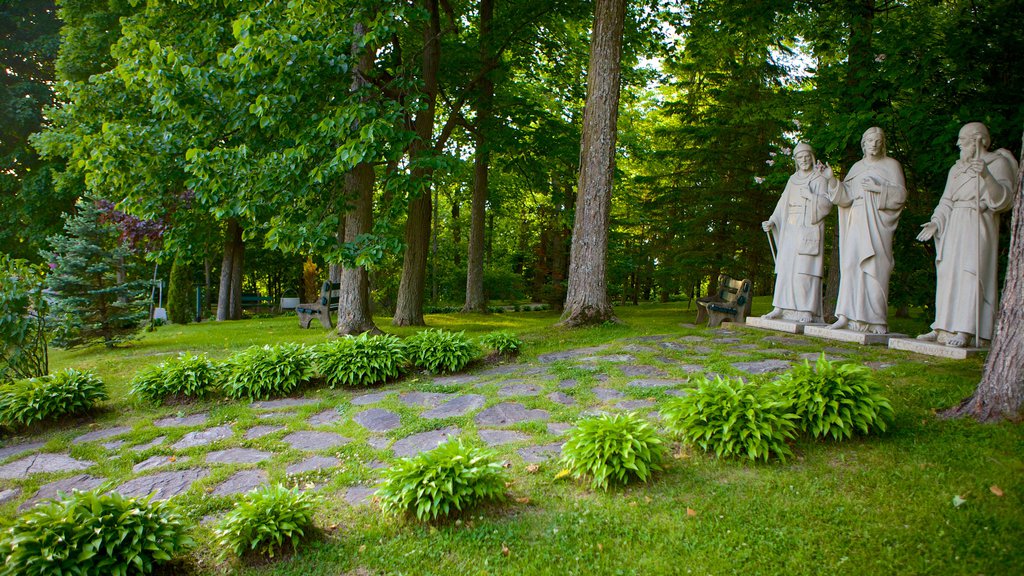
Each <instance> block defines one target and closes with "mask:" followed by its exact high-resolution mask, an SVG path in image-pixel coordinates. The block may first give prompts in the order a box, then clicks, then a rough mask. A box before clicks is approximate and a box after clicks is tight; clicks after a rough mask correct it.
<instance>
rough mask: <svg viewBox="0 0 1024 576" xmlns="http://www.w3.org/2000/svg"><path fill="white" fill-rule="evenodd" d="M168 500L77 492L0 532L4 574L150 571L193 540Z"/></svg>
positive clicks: (89, 575) (115, 575) (84, 575)
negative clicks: (160, 500) (155, 500)
mask: <svg viewBox="0 0 1024 576" xmlns="http://www.w3.org/2000/svg"><path fill="white" fill-rule="evenodd" d="M187 530H188V528H187V526H186V524H185V522H184V520H183V518H182V517H181V516H180V515H179V514H178V512H177V511H176V510H175V509H174V507H173V506H172V505H171V504H170V503H169V502H154V501H151V500H150V499H149V498H123V497H122V496H121V495H119V494H117V493H111V494H97V493H96V492H78V491H75V492H73V493H72V494H71V496H68V497H66V498H64V499H63V500H60V501H54V502H49V503H46V504H42V505H39V506H37V507H35V508H33V509H32V510H31V511H29V512H26V513H25V514H23V515H21V516H20V517H18V519H17V520H15V521H14V524H13V525H12V526H11V527H10V528H8V529H7V530H4V531H3V533H2V534H0V557H2V558H3V559H4V563H3V567H2V568H0V576H33V575H40V576H42V575H51V574H65V575H76V576H93V575H98V574H104V575H107V574H109V575H112V576H126V575H128V574H149V573H151V572H153V569H154V567H156V566H157V565H159V564H161V563H163V562H166V561H168V560H171V558H172V557H173V556H174V555H175V554H179V553H181V552H184V551H185V550H187V549H188V548H189V547H191V546H193V545H194V542H193V541H192V539H191V538H190V537H189V536H188V534H187Z"/></svg>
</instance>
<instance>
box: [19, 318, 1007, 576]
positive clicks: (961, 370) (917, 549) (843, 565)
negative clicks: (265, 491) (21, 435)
mask: <svg viewBox="0 0 1024 576" xmlns="http://www.w3.org/2000/svg"><path fill="white" fill-rule="evenodd" d="M760 300H764V299H760ZM767 306H768V304H767V302H760V301H759V302H758V306H757V307H756V308H755V313H762V312H764V311H766V309H767ZM617 314H618V316H619V318H620V319H622V320H623V322H624V324H621V325H606V326H602V327H597V328H590V329H583V330H574V331H563V330H558V329H554V328H553V327H552V326H553V324H554V323H555V322H556V321H557V315H556V314H554V313H552V312H527V313H506V314H491V315H458V314H450V315H431V316H428V317H427V323H428V324H429V325H430V326H431V327H440V328H446V329H452V330H466V332H467V333H468V334H470V335H474V336H475V335H481V334H484V333H487V332H490V331H494V330H512V331H514V332H516V333H517V334H519V335H520V337H521V338H523V340H524V341H525V342H526V348H525V350H524V352H523V354H522V355H521V357H520V359H519V361H520V362H523V363H534V362H536V357H537V356H538V355H539V354H543V353H545V352H551V351H556V350H564V349H569V348H578V347H581V346H590V345H595V344H603V343H610V344H611V346H610V348H611V350H613V351H614V350H617V349H618V348H617V347H621V346H622V344H623V343H624V341H625V342H628V340H625V339H628V338H631V337H635V336H643V335H654V334H672V335H683V334H700V333H701V332H702V331H703V330H704V329H703V328H700V327H698V328H692V327H687V326H682V325H681V324H682V323H685V322H692V321H693V318H694V316H695V312H694V311H693V310H689V311H687V310H685V304H678V303H673V304H651V305H641V306H627V307H621V308H618V309H617ZM377 323H378V325H379V326H380V327H381V328H383V329H385V330H387V331H389V332H394V333H396V334H398V335H400V336H407V335H409V334H411V333H413V332H414V331H415V330H414V329H393V328H391V327H390V324H389V319H388V318H377ZM893 329H894V330H896V331H902V332H906V333H909V334H917V333H918V332H920V331H922V330H925V329H926V322H925V321H923V320H922V319H921V318H910V319H894V321H893ZM735 332H736V334H737V335H738V336H739V337H741V338H742V340H743V342H744V343H756V342H759V341H761V340H762V339H763V338H764V337H765V336H769V335H770V334H768V333H765V332H760V331H755V330H754V329H748V328H742V329H738V330H735ZM327 337H329V335H328V334H327V333H325V332H323V331H321V330H319V329H315V330H300V329H299V328H298V327H297V321H296V320H295V318H294V317H293V316H283V317H279V318H270V319H256V320H246V321H240V322H229V323H219V324H217V323H205V324H201V325H186V326H166V327H161V328H160V329H158V330H157V331H156V332H155V333H149V334H146V335H145V336H144V338H143V339H142V340H140V341H138V342H136V343H134V344H133V345H131V346H129V347H126V348H123V349H116V350H103V349H99V348H93V349H88V350H82V351H72V352H67V351H54V352H53V354H52V366H51V369H52V370H56V369H59V368H63V367H68V366H73V367H76V368H80V369H92V370H95V371H96V372H97V373H98V374H99V375H100V376H101V377H102V378H103V379H104V380H105V381H106V382H107V384H108V386H109V388H110V391H111V399H110V400H109V401H108V402H106V403H104V405H103V409H102V410H101V411H100V412H99V413H98V414H96V415H95V416H94V417H92V418H89V419H86V421H85V424H88V423H91V424H92V425H93V426H97V427H109V426H113V425H116V424H122V423H125V422H129V423H131V422H134V423H136V425H135V427H134V428H133V431H132V433H131V435H130V436H128V439H129V441H130V442H132V443H135V442H139V443H141V442H144V441H148V440H150V439H152V438H153V437H155V436H157V435H158V432H157V431H156V430H155V429H150V428H149V427H147V426H146V425H145V422H147V421H149V420H151V419H155V418H157V417H161V416H166V415H168V414H173V413H175V412H179V411H184V412H189V413H191V412H195V411H198V410H208V411H209V412H210V414H211V422H214V423H230V424H233V425H237V426H239V427H244V426H246V425H251V424H254V423H257V422H259V420H258V419H257V417H256V416H255V415H254V414H253V412H252V410H250V408H249V406H248V403H246V402H234V401H227V400H223V399H214V400H209V401H205V402H203V403H200V404H198V405H196V406H187V407H181V406H178V407H152V406H146V405H141V404H139V403H137V402H135V401H134V400H133V399H131V398H129V397H128V395H127V392H128V389H129V387H130V381H131V378H132V377H133V376H134V374H135V373H136V372H137V371H138V370H140V369H141V368H143V367H144V366H147V365H150V364H153V363H157V362H160V361H162V360H165V359H167V358H169V357H171V356H172V355H174V354H177V353H178V352H181V351H186V350H187V351H193V352H207V353H209V354H210V355H211V356H212V357H214V358H225V357H227V356H228V355H230V354H231V353H233V352H235V351H238V350H240V349H242V348H244V347H246V346H249V345H253V344H264V343H274V342H282V341H295V342H303V343H307V344H314V343H317V342H321V341H323V339H325V338H327ZM709 342H711V345H713V346H714V348H715V350H714V352H712V353H711V354H710V355H709V356H708V359H707V361H706V362H705V364H706V365H707V366H708V368H709V369H714V370H722V371H727V370H728V369H729V365H730V363H731V362H733V361H736V358H732V357H729V356H726V355H725V354H724V353H725V352H726V351H727V349H728V348H729V347H730V344H718V343H715V342H714V340H710V341H709ZM825 347H832V348H835V347H841V348H843V349H844V350H845V355H846V356H847V357H848V358H849V359H850V360H852V361H857V362H872V363H881V364H882V367H881V368H880V369H878V370H876V371H875V372H874V375H875V378H876V379H877V380H878V381H879V382H880V383H881V384H882V386H883V388H884V390H885V394H886V395H887V396H888V397H889V398H890V400H891V401H892V404H893V408H894V409H895V411H896V421H895V423H894V424H893V425H892V426H891V427H890V429H889V431H888V432H887V433H886V434H884V435H881V436H873V437H866V438H855V439H853V440H849V441H846V442H840V443H837V442H830V441H810V440H803V439H802V440H800V441H798V442H797V443H796V444H795V445H794V446H793V448H794V452H795V457H794V458H792V459H790V460H788V461H787V462H786V463H784V464H783V463H778V462H771V463H768V464H763V463H753V462H749V461H746V460H717V459H715V458H714V457H713V456H709V455H706V454H704V453H702V452H700V451H699V450H695V449H693V448H690V447H686V446H680V445H678V444H672V446H671V454H672V455H671V457H669V458H668V459H667V460H666V462H665V463H664V464H665V470H664V471H663V472H661V473H659V474H657V475H656V476H655V478H654V481H653V482H651V483H650V484H647V485H641V486H631V487H629V488H625V489H622V488H613V489H611V490H609V491H608V492H593V491H590V490H589V489H587V488H586V487H585V486H584V485H583V484H577V483H575V482H572V481H567V480H556V479H555V475H556V474H557V473H558V471H559V470H560V468H559V466H558V465H557V462H555V461H553V460H552V461H548V462H545V463H542V464H540V465H539V466H538V467H536V468H534V467H528V466H527V465H526V464H525V463H523V462H522V461H521V460H520V459H518V457H516V456H515V449H514V447H513V448H506V447H498V448H497V449H496V450H497V451H498V452H499V454H500V455H501V456H502V457H503V458H507V459H508V460H509V462H510V469H509V472H510V475H511V477H512V479H513V480H512V482H511V484H510V486H509V490H508V491H509V495H510V496H511V498H510V500H509V501H508V502H507V503H506V504H502V505H493V506H488V507H485V508H482V509H477V510H474V511H471V512H469V513H468V514H466V515H463V516H461V517H460V518H459V519H458V520H457V521H450V522H444V523H439V524H435V525H422V524H419V523H417V522H415V521H412V520H407V519H403V518H393V517H386V516H383V515H382V514H381V513H380V511H379V510H378V509H377V508H376V507H375V506H370V507H366V506H363V507H351V506H349V505H348V504H347V503H346V502H344V501H343V499H342V498H341V497H340V496H339V492H338V491H339V490H340V489H341V488H342V487H344V486H350V485H353V484H357V483H360V482H363V483H369V482H371V481H372V474H371V473H372V471H371V470H369V469H368V468H367V466H366V464H367V462H369V461H370V460H372V459H374V458H377V457H379V454H377V453H375V452H373V451H372V450H370V449H368V448H367V447H365V446H364V445H361V444H360V445H355V444H357V443H354V445H352V446H351V447H350V446H346V447H342V449H340V450H338V452H337V456H338V457H339V458H341V459H342V460H343V461H344V463H345V464H344V465H343V466H341V467H340V468H339V469H337V470H332V471H331V473H329V474H325V473H311V474H309V475H306V476H301V477H299V478H298V479H297V480H295V479H291V480H288V479H286V477H285V476H284V474H283V472H282V471H281V470H279V469H278V468H279V466H278V463H279V460H277V459H275V460H271V461H270V462H269V463H266V465H265V466H264V468H265V469H267V470H268V472H269V474H270V478H271V480H272V481H276V480H280V481H291V482H295V481H298V482H299V483H300V484H309V485H317V486H322V488H321V489H320V491H321V493H323V494H324V495H325V497H326V498H325V505H324V506H323V507H322V508H321V509H320V510H319V512H318V514H317V518H316V521H317V525H318V527H319V528H320V532H319V534H318V535H317V536H316V537H315V538H314V539H313V540H312V541H310V542H307V543H304V544H302V545H301V546H300V547H299V549H298V551H297V552H296V553H295V554H290V555H287V556H286V557H284V558H282V559H280V560H277V561H275V562H273V563H268V564H264V565H261V566H240V565H230V566H229V565H225V564H219V563H217V562H216V561H215V560H214V558H213V557H214V552H213V551H211V550H210V549H209V547H208V543H209V542H210V541H211V537H210V534H211V533H210V528H209V526H208V525H201V520H202V519H203V518H204V517H205V516H207V515H217V514H220V513H223V511H225V510H227V509H229V508H230V506H231V499H229V498H226V497H211V496H208V495H207V494H205V493H202V492H203V491H202V490H198V491H196V490H193V491H192V492H189V493H186V494H185V495H183V496H181V497H179V498H178V500H177V501H178V502H179V503H180V504H181V505H182V506H183V507H184V509H185V510H186V512H187V514H188V515H189V517H190V518H191V519H193V520H194V521H195V523H196V526H197V527H196V540H197V541H199V542H200V543H201V544H200V547H199V548H198V549H197V550H196V552H195V553H194V554H193V556H192V557H191V558H190V559H189V560H188V562H187V563H186V565H185V566H183V567H180V570H181V571H185V572H186V573H188V572H191V573H196V574H217V573H224V572H233V573H241V574H280V575H285V574H288V575H295V576H299V575H303V576H307V575H325V576H326V575H330V576H337V575H339V574H352V575H368V574H380V573H384V574H457V575H460V576H461V575H466V576H468V575H471V574H514V575H527V574H559V575H561V574H638V575H647V574H733V573H737V574H989V575H997V574H1020V573H1024V545H1022V542H1024V432H1022V430H1021V427H1020V426H1019V425H1018V424H1011V423H1003V424H997V425H981V424H977V423H975V422H973V421H962V420H952V421H950V420H943V419H940V418H938V417H937V416H936V410H941V409H942V408H945V407H949V406H951V405H954V404H955V403H957V402H958V401H959V400H960V399H962V398H964V397H965V396H967V395H969V394H970V393H971V392H972V391H973V389H974V387H975V385H976V384H977V382H978V380H979V378H980V375H981V369H982V361H981V360H979V359H971V360H967V361H960V362H957V361H950V360H941V359H934V358H927V357H923V356H914V355H910V354H907V353H902V352H895V351H889V350H887V349H882V348H878V347H871V348H868V347H863V348H862V347H856V346H850V345H842V344H839V343H834V342H827V343H825V342H822V343H820V344H818V343H815V342H811V343H810V344H808V345H805V346H800V347H797V348H796V349H795V350H793V352H794V353H806V352H816V351H818V350H819V349H820V348H825ZM762 357H768V356H767V355H766V354H764V353H762V352H760V351H759V352H750V356H749V357H748V358H740V359H741V360H742V359H759V358H762ZM684 360H685V359H684ZM649 361H650V356H649V355H645V354H644V353H642V352H641V353H638V354H637V362H644V363H649ZM876 366H877V364H876ZM551 371H552V373H553V374H554V376H555V377H557V378H568V377H578V378H579V379H580V380H581V382H583V383H584V384H590V383H591V382H590V381H589V380H588V379H591V378H593V377H594V375H593V374H592V373H588V372H583V371H580V370H579V369H578V368H576V367H574V366H573V365H571V364H569V363H555V364H554V365H552V368H551ZM609 382H612V383H615V382H617V380H615V378H614V377H613V378H612V379H610V380H609ZM388 388H389V389H396V390H400V389H417V390H425V391H426V390H436V391H454V390H452V389H447V388H438V387H437V386H436V385H433V384H431V382H430V379H429V378H426V377H423V376H409V377H407V378H405V379H404V380H402V381H400V382H398V383H396V384H390V385H388ZM494 389H495V390H496V389H497V387H496V386H495V387H494ZM482 390H483V392H481V393H484V394H491V395H493V393H494V390H491V389H490V388H486V387H485V388H483V389H482ZM363 392H365V391H360V392H359V393H363ZM305 393H306V395H307V396H312V397H316V398H318V399H320V401H321V404H319V405H317V406H316V407H310V408H309V409H303V410H299V411H298V412H297V413H296V414H295V415H293V416H291V417H290V418H291V420H289V419H288V418H289V417H284V419H282V420H280V421H274V423H278V422H280V423H283V424H289V423H290V422H291V423H301V422H300V421H302V420H304V419H305V418H307V417H309V416H310V415H311V414H312V413H315V412H318V411H320V410H323V408H324V407H325V406H326V407H337V409H338V410H339V411H344V410H347V409H349V408H351V407H350V406H349V405H348V399H349V398H350V397H351V396H353V393H352V392H350V391H342V390H329V389H321V390H311V391H306V392H305ZM588 394H589V393H588V392H587V391H586V389H585V388H583V387H581V391H580V392H579V393H578V395H577V399H578V400H580V402H581V404H586V403H587V402H588V401H589V400H592V397H591V396H589V395H588ZM657 394H658V393H650V392H645V393H644V394H638V395H637V396H638V397H641V398H644V397H647V396H652V395H653V396H657ZM531 401H532V399H527V400H524V401H523V403H524V404H526V405H527V407H533V405H531ZM382 406H383V407H385V408H388V409H393V410H395V411H396V412H400V413H401V414H402V415H403V423H407V424H406V425H405V426H404V427H403V428H402V429H401V430H399V431H398V432H396V435H402V434H408V433H411V432H414V431H418V430H419V429H421V428H422V427H423V425H424V424H423V422H418V421H414V419H413V418H411V417H410V418H409V419H406V418H405V416H406V414H405V413H404V412H402V410H408V409H407V408H405V407H403V406H401V405H400V404H398V403H397V402H394V401H388V402H385V403H384V404H382ZM579 414H580V408H575V409H565V410H564V411H563V412H555V413H553V415H552V420H556V419H562V420H563V421H565V420H571V419H572V418H575V417H578V416H579ZM139 423H142V424H139ZM82 424H83V422H76V423H62V424H60V425H56V426H50V427H44V428H38V429H36V430H33V431H32V432H33V433H34V434H35V435H37V436H41V437H43V438H45V439H47V441H48V444H47V449H48V450H54V451H58V450H63V451H68V450H70V451H71V454H72V456H75V457H83V458H89V459H92V460H97V461H100V460H104V455H103V452H102V450H101V449H100V448H98V447H95V446H91V445H76V446H69V442H70V439H71V438H73V437H74V436H75V435H76V434H78V433H80V432H81V425H82ZM443 424H446V425H447V424H452V425H458V426H460V427H462V428H463V429H472V428H473V423H472V421H471V419H470V418H469V417H466V418H462V419H453V420H451V421H450V422H449V421H445V422H444V423H443ZM514 429H517V430H522V431H525V432H529V433H531V434H535V435H536V436H538V437H539V438H542V439H543V438H545V436H544V435H545V434H546V432H545V430H544V428H543V426H539V427H538V426H537V425H536V423H527V424H522V425H517V426H516V427H514ZM336 430H337V431H338V432H340V433H342V434H344V435H346V436H349V437H352V438H355V439H357V440H358V439H360V438H362V437H365V435H366V434H365V433H364V432H363V431H361V430H360V429H359V428H358V427H357V426H356V425H354V424H352V423H351V422H347V423H342V424H339V425H338V426H337V428H336ZM161 433H163V432H161ZM172 434H173V433H172ZM178 435H179V436H180V435H181V433H178ZM20 440H21V439H18V438H14V439H8V440H5V444H9V443H11V442H15V441H20ZM173 440H174V438H173V437H172V438H170V439H169V440H168V442H171V441H173ZM549 440H555V438H553V437H552V438H551V439H549ZM261 442H264V443H262V444H261ZM273 442H274V440H273V439H267V440H262V439H261V440H260V441H257V442H256V443H254V444H252V445H253V446H255V447H261V446H267V447H269V446H271V445H272V443H273ZM143 455H145V454H143ZM186 455H187V454H186ZM140 457H141V456H140ZM282 458H284V456H282ZM281 461H283V460H281ZM130 469H131V461H130V460H127V461H122V459H114V458H108V459H106V461H104V462H103V463H102V472H103V473H104V474H105V475H107V476H108V477H114V476H117V475H119V474H123V475H130V474H131V471H130ZM228 475H229V473H228V472H226V471H216V470H215V471H213V472H211V476H210V479H209V481H208V482H206V483H204V485H205V486H212V485H213V483H215V482H216V481H217V480H223V479H224V478H225V477H227V476H228ZM48 480H49V479H47V481H48ZM42 483H43V480H26V481H24V482H22V483H21V484H20V486H21V487H22V489H23V491H24V492H25V493H27V494H29V493H32V492H34V490H35V489H36V488H37V487H38V486H39V485H40V484H42ZM993 486H997V487H998V488H999V490H1001V493H1002V494H1003V495H1002V496H998V495H996V494H995V493H994V491H993V490H992V489H991V487H993ZM196 492H200V493H196ZM954 497H959V498H962V499H963V500H964V501H963V502H962V503H961V504H960V505H955V504H954ZM14 506H15V504H10V503H9V504H5V505H3V506H0V515H2V516H4V517H7V518H9V517H12V516H13V515H14V514H15V512H14Z"/></svg>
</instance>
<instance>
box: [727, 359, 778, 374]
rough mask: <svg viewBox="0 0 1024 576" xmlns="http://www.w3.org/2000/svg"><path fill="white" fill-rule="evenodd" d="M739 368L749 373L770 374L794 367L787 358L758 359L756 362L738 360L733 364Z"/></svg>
mask: <svg viewBox="0 0 1024 576" xmlns="http://www.w3.org/2000/svg"><path fill="white" fill-rule="evenodd" d="M732 367H733V368H735V369H737V370H742V371H743V372H746V373H747V374H770V373H772V372H785V371H786V370H789V369H790V368H792V367H793V365H792V364H790V363H789V362H787V361H785V360H756V361H754V362H736V363H735V364H733V365H732Z"/></svg>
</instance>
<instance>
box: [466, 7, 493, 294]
mask: <svg viewBox="0 0 1024 576" xmlns="http://www.w3.org/2000/svg"><path fill="white" fill-rule="evenodd" d="M493 19H494V1H493V0H481V1H480V66H481V70H486V69H487V68H489V67H490V66H491V60H492V58H493V56H492V55H491V46H490V42H491V22H492V21H493ZM493 102H494V82H492V81H491V79H490V78H489V77H488V76H487V75H486V74H485V75H484V77H483V78H482V79H481V80H480V96H479V98H478V100H477V107H476V110H477V133H476V154H475V156H474V158H473V205H472V207H471V208H470V225H469V256H468V262H467V268H466V304H465V306H463V307H462V311H463V312H486V311H487V303H486V302H485V301H484V226H485V225H486V223H487V220H486V205H487V174H488V168H489V165H490V161H491V150H490V148H489V144H488V142H487V132H488V129H489V128H490V121H491V116H492V115H493Z"/></svg>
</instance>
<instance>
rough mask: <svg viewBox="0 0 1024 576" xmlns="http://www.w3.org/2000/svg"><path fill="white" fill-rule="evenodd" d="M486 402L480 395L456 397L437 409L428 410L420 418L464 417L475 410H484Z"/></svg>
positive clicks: (485, 398)
mask: <svg viewBox="0 0 1024 576" xmlns="http://www.w3.org/2000/svg"><path fill="white" fill-rule="evenodd" d="M486 402H487V397H486V396H482V395H480V394H466V395H465V396H456V397H455V398H452V399H451V400H449V401H447V402H445V403H444V404H441V405H440V406H438V407H437V408H433V409H431V410H427V411H426V412H424V413H422V414H420V416H421V417H423V418H453V417H456V416H464V415H466V414H468V413H469V412H472V411H473V410H479V409H480V408H483V407H484V404H485V403H486Z"/></svg>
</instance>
